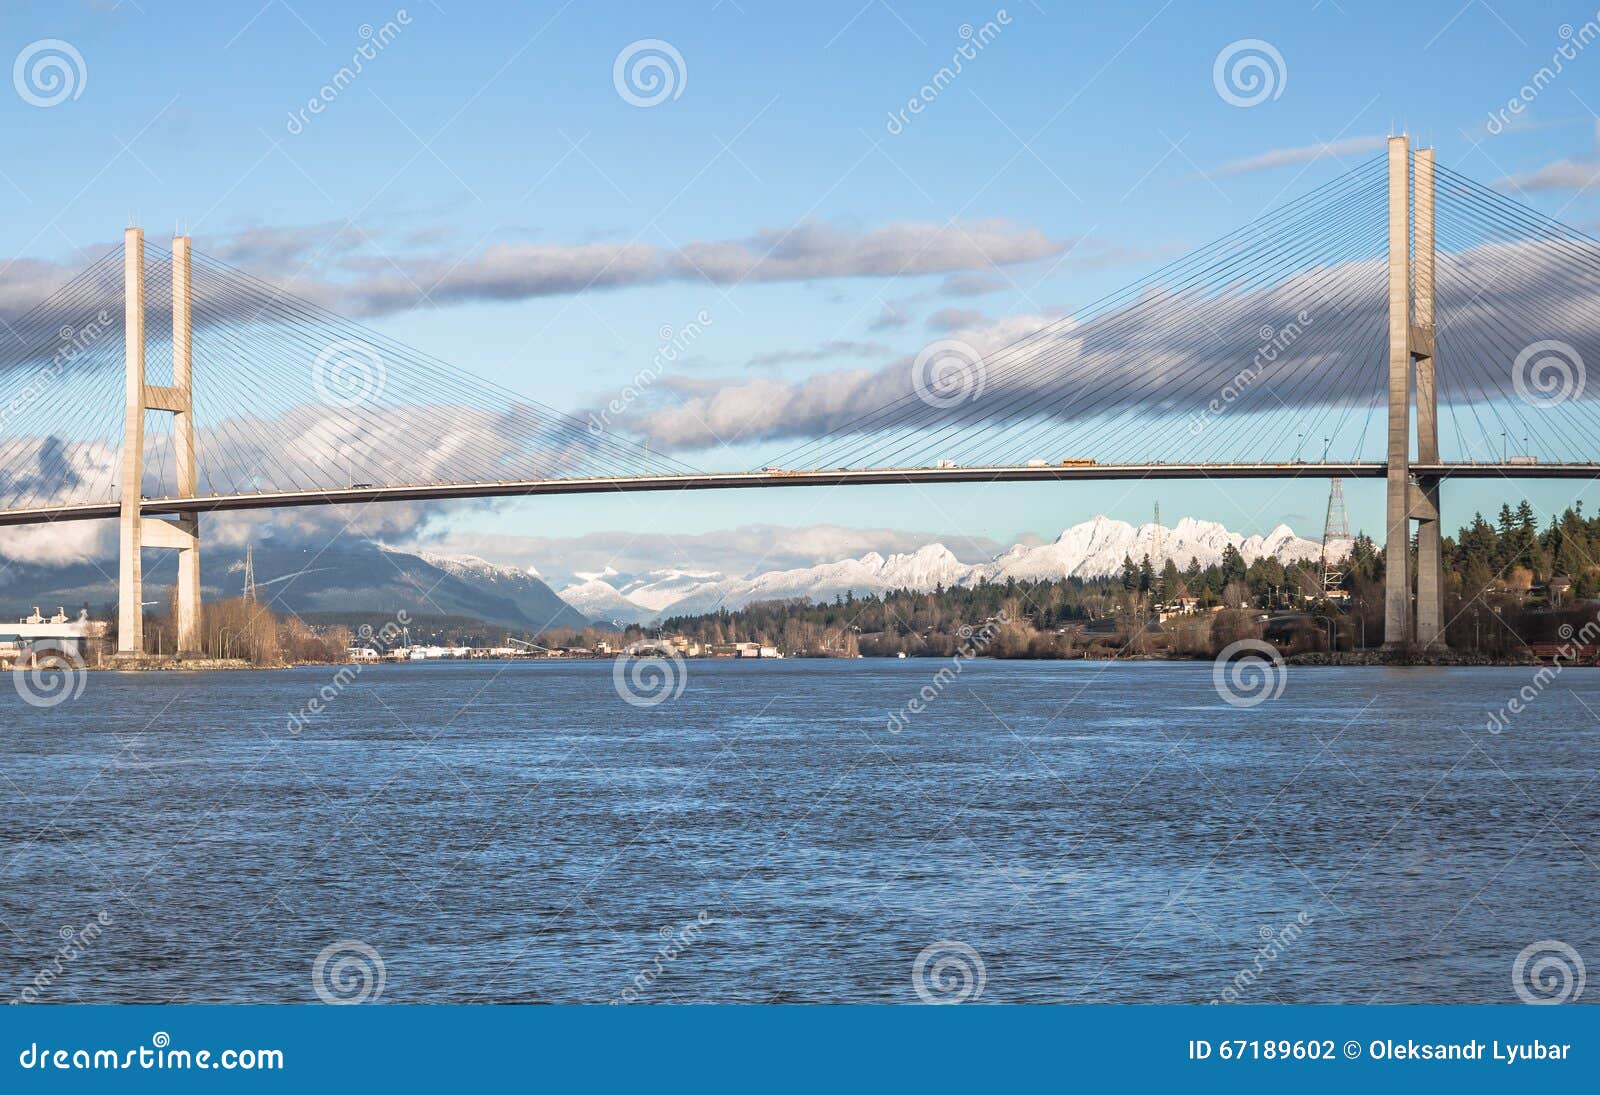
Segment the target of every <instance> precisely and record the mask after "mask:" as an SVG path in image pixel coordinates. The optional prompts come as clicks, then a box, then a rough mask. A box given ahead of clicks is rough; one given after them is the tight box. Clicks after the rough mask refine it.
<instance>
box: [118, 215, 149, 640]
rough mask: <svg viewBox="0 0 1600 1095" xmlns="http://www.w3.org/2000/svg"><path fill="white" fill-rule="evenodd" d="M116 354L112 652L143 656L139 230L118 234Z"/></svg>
mask: <svg viewBox="0 0 1600 1095" xmlns="http://www.w3.org/2000/svg"><path fill="white" fill-rule="evenodd" d="M122 309H123V323H122V353H123V365H124V371H125V374H126V378H127V385H126V396H127V399H126V408H127V414H126V416H125V417H124V418H123V421H122V479H121V504H120V509H121V513H120V530H119V531H120V537H119V540H120V550H121V560H120V562H119V564H118V568H117V653H118V654H121V655H129V656H133V657H139V656H141V655H143V654H144V574H143V571H142V570H141V567H140V559H139V549H140V548H141V547H142V546H143V545H142V544H141V543H140V536H139V534H140V533H141V532H142V531H143V529H142V528H141V518H140V511H139V499H140V495H141V494H142V493H143V483H142V482H141V480H142V478H143V474H144V229H142V228H129V229H128V230H127V231H126V232H124V233H123V234H122Z"/></svg>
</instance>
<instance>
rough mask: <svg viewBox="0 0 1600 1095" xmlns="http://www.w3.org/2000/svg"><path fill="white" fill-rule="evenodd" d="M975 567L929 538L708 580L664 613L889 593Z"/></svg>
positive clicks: (950, 580) (956, 577)
mask: <svg viewBox="0 0 1600 1095" xmlns="http://www.w3.org/2000/svg"><path fill="white" fill-rule="evenodd" d="M971 569H972V568H971V567H970V566H969V565H968V564H966V563H963V562H962V561H961V560H960V559H957V558H956V557H955V556H954V555H952V554H951V553H950V550H949V549H948V548H946V547H945V546H944V545H943V544H929V545H928V546H927V547H923V548H919V549H917V550H916V551H914V552H910V553H908V554H902V555H890V556H888V557H887V558H886V557H884V556H882V555H879V554H878V553H877V552H875V551H871V552H868V553H867V554H865V555H863V556H862V557H861V558H859V559H841V560H839V561H838V562H836V563H820V564H818V565H817V566H814V567H804V568H801V569H799V570H777V571H770V572H768V573H766V574H759V575H757V576H755V577H754V578H738V579H731V580H724V581H721V582H708V583H706V584H704V585H702V586H700V587H698V588H697V589H695V590H694V592H692V593H690V594H688V595H687V596H684V597H682V598H680V599H679V600H676V601H674V602H672V604H670V605H668V606H667V607H666V608H665V609H663V610H662V611H661V615H662V616H685V615H694V614H696V613H701V612H714V611H716V610H717V609H718V608H723V607H727V608H740V607H742V606H744V605H747V604H749V603H750V602H752V601H776V600H787V599H789V598H793V597H805V598H808V599H810V600H815V601H826V600H832V599H833V597H834V596H835V595H836V594H842V593H845V592H846V591H851V592H854V593H856V594H858V595H863V594H868V593H887V592H888V591H890V590H892V589H933V588H934V587H935V586H937V585H940V584H943V585H955V584H957V583H958V582H960V581H961V580H962V579H963V578H964V577H965V576H966V575H967V573H968V572H969V571H970V570H971Z"/></svg>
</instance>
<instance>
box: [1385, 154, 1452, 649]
mask: <svg viewBox="0 0 1600 1095" xmlns="http://www.w3.org/2000/svg"><path fill="white" fill-rule="evenodd" d="M1411 161H1412V157H1411V142H1410V140H1409V139H1408V138H1406V137H1390V138H1389V453H1388V465H1389V474H1388V504H1387V507H1386V517H1387V521H1386V523H1387V526H1388V527H1387V535H1386V537H1385V541H1384V628H1383V645H1384V647H1385V648H1387V649H1390V650H1396V649H1403V648H1407V647H1410V646H1411V645H1413V644H1414V643H1419V644H1421V645H1422V646H1423V647H1425V648H1430V649H1438V648H1440V647H1442V646H1443V645H1444V604H1443V586H1444V572H1443V560H1442V557H1441V549H1442V541H1441V533H1440V526H1439V479H1438V477H1437V476H1425V477H1422V478H1421V479H1420V480H1417V479H1413V477H1412V475H1411V408H1412V398H1413V377H1414V378H1415V400H1416V430H1417V462H1418V463H1421V464H1436V463H1438V460H1439V415H1438V383H1437V372H1436V369H1435V362H1434V209H1433V150H1432V149H1427V148H1425V149H1418V150H1417V154H1416V165H1415V167H1416V170H1415V179H1414V180H1413V177H1412V176H1413V172H1412V162H1411ZM1413 190H1414V193H1415V197H1414V201H1415V205H1414V206H1413ZM1413 216H1414V217H1415V219H1414V220H1413ZM1413 244H1414V245H1415V251H1416V258H1415V269H1414V271H1413V265H1412V248H1413ZM1413 274H1414V277H1413ZM1413 520H1415V521H1417V523H1418V531H1417V575H1416V580H1417V584H1416V606H1415V611H1413V607H1412V592H1411V577H1412V575H1411V522H1412V521H1413Z"/></svg>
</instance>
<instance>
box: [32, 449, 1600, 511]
mask: <svg viewBox="0 0 1600 1095" xmlns="http://www.w3.org/2000/svg"><path fill="white" fill-rule="evenodd" d="M1411 471H1412V473H1413V474H1414V475H1419V476H1438V477H1439V478H1440V479H1445V480H1449V479H1600V463H1587V464H1526V463H1521V464H1512V463H1489V464H1479V463H1450V464H1413V465H1411ZM1386 474H1387V465H1385V464H1381V463H1339V464H1324V463H1317V464H1311V463H1298V462H1297V463H1288V464H1074V465H1066V466H1063V465H1049V466H1045V467H1013V466H1005V467H957V468H834V469H830V470H815V471H787V470H785V471H755V472H750V471H745V472H695V473H686V474H681V475H647V476H631V477H620V478H604V477H601V478H586V479H516V480H507V481H503V482H481V483H413V484H409V485H400V486H384V487H380V486H369V485H366V484H362V485H357V486H349V487H337V488H331V489H324V490H282V491H261V492H259V493H254V494H219V495H204V496H200V497H195V498H147V499H145V500H144V502H143V504H142V505H141V507H140V508H141V510H142V512H143V513H145V514H147V515H160V514H178V513H210V512H215V511H220V510H247V509H277V508H280V507H291V506H332V505H348V504H352V503H357V502H401V501H409V502H416V501H432V500H448V499H454V498H517V497H524V496H532V495H545V494H601V493H605V492H607V491H672V490H731V489H743V488H750V487H840V486H862V485H866V484H902V485H903V484H921V483H1034V482H1044V481H1075V480H1102V479H1107V480H1109V479H1317V478H1321V479H1332V478H1336V477H1337V478H1344V479H1382V478H1384V476H1385V475H1386ZM118 513H119V510H118V506H117V503H115V502H96V503H78V504H71V505H59V506H41V507H35V508H30V509H13V510H4V511H0V525H26V524H37V523H41V522H46V521H87V520H101V519H105V518H111V517H116V516H118Z"/></svg>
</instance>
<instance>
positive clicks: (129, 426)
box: [117, 228, 200, 658]
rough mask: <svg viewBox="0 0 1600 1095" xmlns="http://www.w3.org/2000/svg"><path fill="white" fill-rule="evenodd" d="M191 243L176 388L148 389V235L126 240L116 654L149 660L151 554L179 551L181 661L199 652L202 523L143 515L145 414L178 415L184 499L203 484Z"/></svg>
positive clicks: (185, 250)
mask: <svg viewBox="0 0 1600 1095" xmlns="http://www.w3.org/2000/svg"><path fill="white" fill-rule="evenodd" d="M192 300H193V289H192V283H191V280H190V256H189V238H188V237H187V236H178V237H175V238H174V239H173V241H172V385H171V386H170V387H167V386H164V385H159V384H147V383H145V367H144V366H145V360H144V318H145V316H144V230H143V229H142V228H129V229H128V230H127V231H126V233H124V235H123V353H124V369H125V372H126V411H127V413H126V417H125V418H124V420H123V433H122V478H121V503H120V505H121V513H120V526H121V527H120V550H121V559H120V563H119V567H118V585H119V589H118V606H117V654H118V656H119V657H127V658H139V657H143V655H144V571H143V565H142V559H141V554H142V551H143V549H144V548H147V547H152V548H176V549H177V551H178V587H177V598H176V600H177V620H176V623H177V633H178V635H177V638H178V653H179V654H180V656H189V657H195V656H198V655H199V652H200V517H199V515H198V514H195V513H183V514H178V515H177V517H176V518H175V519H174V520H171V521H168V520H165V519H163V518H159V517H146V516H144V515H143V513H142V511H141V507H140V502H141V501H142V499H143V494H144V455H145V454H144V436H145V435H144V416H145V412H146V411H166V412H168V413H170V414H171V415H172V416H173V422H172V438H173V450H174V462H175V466H176V474H177V484H176V489H177V497H180V498H193V497H194V495H195V490H196V488H197V486H198V475H197V471H196V466H195V448H194V399H193V377H194V361H193V325H192V322H191V303H192Z"/></svg>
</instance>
